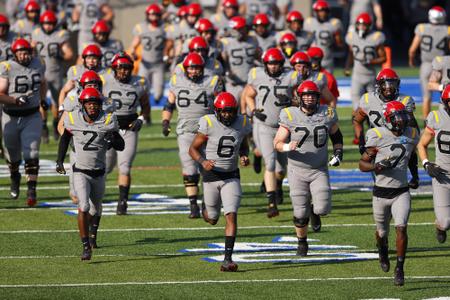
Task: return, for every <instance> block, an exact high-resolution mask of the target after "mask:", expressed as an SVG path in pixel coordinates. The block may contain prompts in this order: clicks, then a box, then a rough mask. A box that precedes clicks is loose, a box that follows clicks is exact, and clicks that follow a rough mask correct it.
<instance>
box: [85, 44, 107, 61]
mask: <svg viewBox="0 0 450 300" xmlns="http://www.w3.org/2000/svg"><path fill="white" fill-rule="evenodd" d="M88 56H96V57H99V58H101V57H102V50H100V48H99V47H98V46H97V45H95V44H90V45H88V46H86V48H84V50H83V52H82V53H81V57H82V58H86V57H88Z"/></svg>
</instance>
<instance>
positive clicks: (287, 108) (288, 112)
mask: <svg viewBox="0 0 450 300" xmlns="http://www.w3.org/2000/svg"><path fill="white" fill-rule="evenodd" d="M284 111H285V112H286V115H287V117H288V119H289V121H292V120H293V118H292V114H291V112H290V111H289V107H286V108H284Z"/></svg>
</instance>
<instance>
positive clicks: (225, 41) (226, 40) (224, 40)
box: [220, 38, 228, 45]
mask: <svg viewBox="0 0 450 300" xmlns="http://www.w3.org/2000/svg"><path fill="white" fill-rule="evenodd" d="M220 41H221V42H222V43H223V44H224V45H228V39H227V38H222V39H221V40H220Z"/></svg>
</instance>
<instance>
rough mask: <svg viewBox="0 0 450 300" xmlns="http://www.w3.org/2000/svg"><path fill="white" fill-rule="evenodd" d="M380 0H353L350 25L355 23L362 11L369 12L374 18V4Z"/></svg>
mask: <svg viewBox="0 0 450 300" xmlns="http://www.w3.org/2000/svg"><path fill="white" fill-rule="evenodd" d="M379 2H380V1H379V0H353V1H351V4H352V7H351V9H350V23H349V24H350V25H354V24H355V22H356V18H357V17H358V16H359V14H361V13H364V12H365V13H368V14H369V15H370V16H371V17H372V20H374V13H373V5H374V4H377V3H379Z"/></svg>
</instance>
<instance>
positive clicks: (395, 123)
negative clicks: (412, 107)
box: [386, 110, 410, 135]
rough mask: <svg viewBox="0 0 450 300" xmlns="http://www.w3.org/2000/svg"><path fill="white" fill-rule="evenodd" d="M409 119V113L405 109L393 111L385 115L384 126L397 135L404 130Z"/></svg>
mask: <svg viewBox="0 0 450 300" xmlns="http://www.w3.org/2000/svg"><path fill="white" fill-rule="evenodd" d="M409 121H410V117H409V114H408V112H407V111H406V110H403V111H395V112H393V113H391V114H389V115H388V116H387V117H386V127H387V128H388V129H389V130H391V131H392V132H395V133H397V134H399V135H402V134H403V132H405V129H406V127H408V124H409Z"/></svg>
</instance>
